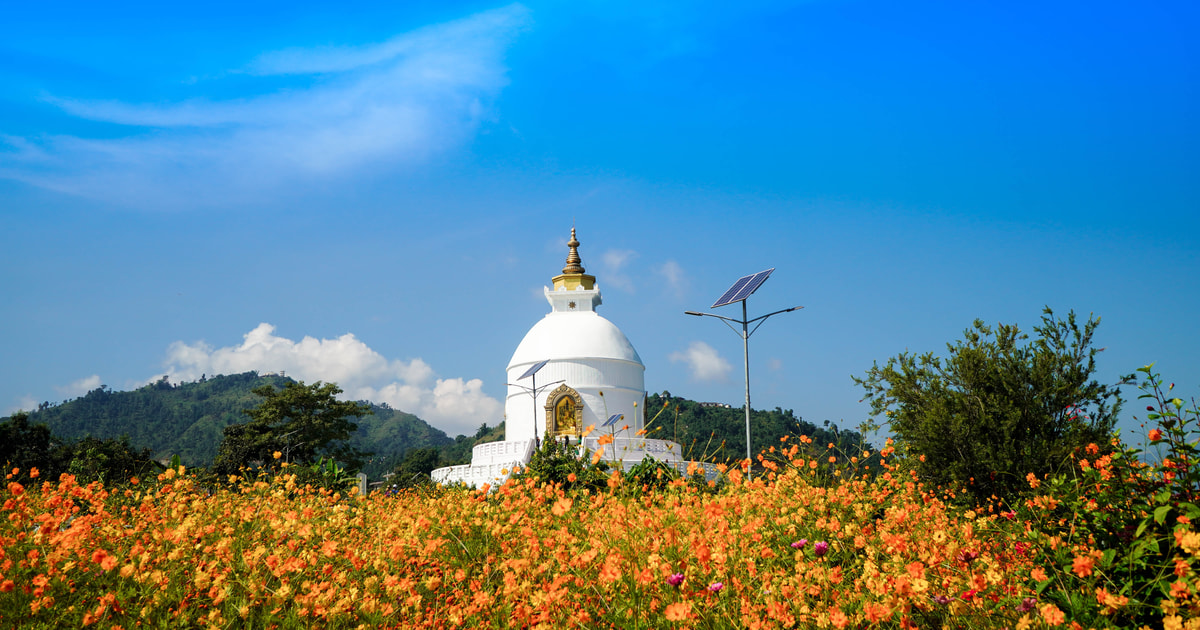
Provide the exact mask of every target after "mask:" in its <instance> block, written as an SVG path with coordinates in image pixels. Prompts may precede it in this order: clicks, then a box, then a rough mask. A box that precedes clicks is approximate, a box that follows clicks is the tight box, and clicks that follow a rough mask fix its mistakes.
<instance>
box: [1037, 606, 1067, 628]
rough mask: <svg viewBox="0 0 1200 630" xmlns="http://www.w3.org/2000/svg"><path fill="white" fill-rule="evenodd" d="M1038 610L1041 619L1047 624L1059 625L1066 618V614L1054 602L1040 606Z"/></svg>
mask: <svg viewBox="0 0 1200 630" xmlns="http://www.w3.org/2000/svg"><path fill="white" fill-rule="evenodd" d="M1040 610H1041V612H1042V619H1045V620H1046V624H1047V625H1050V626H1057V625H1061V624H1062V622H1064V621H1066V620H1067V616H1066V615H1065V614H1064V613H1063V611H1061V610H1059V609H1058V606H1055V605H1054V604H1046V605H1045V606H1042V607H1041V609H1040Z"/></svg>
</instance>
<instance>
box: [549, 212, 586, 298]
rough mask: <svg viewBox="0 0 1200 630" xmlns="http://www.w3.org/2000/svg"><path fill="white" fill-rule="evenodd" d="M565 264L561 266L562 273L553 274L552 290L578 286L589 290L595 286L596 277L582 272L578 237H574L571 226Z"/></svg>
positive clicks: (571, 288) (570, 288)
mask: <svg viewBox="0 0 1200 630" xmlns="http://www.w3.org/2000/svg"><path fill="white" fill-rule="evenodd" d="M567 247H569V248H570V250H568V252H567V264H566V266H565V267H563V270H562V275H559V276H554V280H553V282H554V290H555V291H562V290H568V291H573V290H575V289H578V288H580V287H583V288H584V289H587V290H588V291H591V290H592V289H594V288H595V287H596V277H595V276H589V275H588V274H586V273H584V272H585V271H586V269H584V268H583V259H581V258H580V257H579V239H577V238H575V228H574V227H572V228H571V240H570V241H567Z"/></svg>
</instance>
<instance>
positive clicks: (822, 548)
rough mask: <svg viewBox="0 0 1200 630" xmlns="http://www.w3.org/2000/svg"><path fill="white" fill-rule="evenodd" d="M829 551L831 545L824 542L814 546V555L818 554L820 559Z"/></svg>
mask: <svg viewBox="0 0 1200 630" xmlns="http://www.w3.org/2000/svg"><path fill="white" fill-rule="evenodd" d="M827 551H829V543H827V542H825V541H823V540H822V541H821V542H819V543H816V544H814V545H813V553H815V554H817V557H818V558H820V557H821V556H823V555H825V552H827Z"/></svg>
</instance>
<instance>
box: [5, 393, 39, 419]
mask: <svg viewBox="0 0 1200 630" xmlns="http://www.w3.org/2000/svg"><path fill="white" fill-rule="evenodd" d="M37 406H38V401H37V399H36V398H34V397H33V396H30V395H29V394H26V395H24V396H21V397H20V398H19V399H17V404H16V405H13V406H11V407H9V408H8V409H6V410H4V415H6V416H11V415H12V414H14V413H16V412H18V411H33V410H34V409H37Z"/></svg>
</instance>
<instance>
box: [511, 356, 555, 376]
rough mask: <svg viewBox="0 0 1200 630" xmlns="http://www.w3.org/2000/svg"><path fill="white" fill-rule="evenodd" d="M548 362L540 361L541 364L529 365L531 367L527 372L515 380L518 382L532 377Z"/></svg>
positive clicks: (548, 360)
mask: <svg viewBox="0 0 1200 630" xmlns="http://www.w3.org/2000/svg"><path fill="white" fill-rule="evenodd" d="M549 362H550V359H546V360H545V361H541V362H539V363H534V364H533V365H531V366H530V367H529V369H528V370H525V373H524V374H522V375H521V377H520V378H518V379H517V380H518V381H519V380H521V379H523V378H529V377H530V376H533V375H534V374H537V371H538V370H540V369H542V367H543V366H545V365H546V364H547V363H549Z"/></svg>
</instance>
